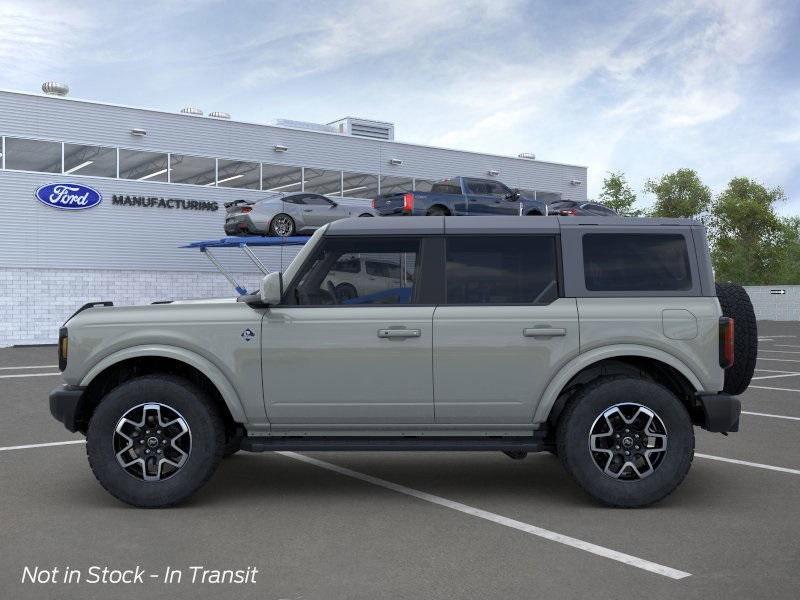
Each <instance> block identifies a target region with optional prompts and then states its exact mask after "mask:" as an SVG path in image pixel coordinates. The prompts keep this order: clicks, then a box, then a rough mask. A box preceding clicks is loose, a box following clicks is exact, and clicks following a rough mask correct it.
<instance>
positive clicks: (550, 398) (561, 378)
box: [533, 344, 703, 423]
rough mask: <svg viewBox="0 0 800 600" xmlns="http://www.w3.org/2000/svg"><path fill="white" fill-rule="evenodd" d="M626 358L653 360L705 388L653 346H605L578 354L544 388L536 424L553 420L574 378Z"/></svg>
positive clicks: (689, 372)
mask: <svg viewBox="0 0 800 600" xmlns="http://www.w3.org/2000/svg"><path fill="white" fill-rule="evenodd" d="M626 356H636V357H641V358H651V359H653V360H657V361H659V362H662V363H664V364H666V365H669V366H670V367H673V368H674V369H675V370H676V371H678V372H679V373H680V374H681V375H683V376H684V377H686V379H687V380H688V381H689V383H690V384H691V385H692V387H694V389H695V390H698V391H699V390H702V389H703V384H702V383H701V382H700V379H699V378H698V377H697V375H695V373H694V372H693V371H692V370H691V369H690V368H689V367H687V366H686V365H685V364H684V363H683V362H682V361H680V360H678V359H677V358H675V357H674V356H672V355H671V354H668V353H666V352H664V351H663V350H658V349H657V348H652V347H650V346H640V345H636V344H617V345H613V346H604V347H602V348H596V349H594V350H590V351H588V352H586V353H582V354H578V356H576V357H575V358H573V359H572V360H571V361H569V362H568V363H567V364H566V365H564V366H563V367H562V368H561V369H560V370H559V372H558V374H557V375H556V376H555V377H554V378H553V379H552V380H551V381H550V383H549V384H548V386H547V388H545V391H544V393H543V394H542V397H541V400H540V401H539V404H538V406H537V407H536V410H535V411H534V415H533V422H534V423H544V422H545V421H547V419H548V417H549V416H550V411H551V410H552V409H553V405H554V404H555V403H556V400H557V399H558V396H559V395H560V394H561V391H562V390H563V389H564V386H566V385H567V383H569V381H570V379H572V378H573V377H574V376H575V375H577V374H578V373H579V372H581V371H582V370H583V369H585V368H586V367H590V366H592V365H593V364H595V363H597V362H600V361H601V360H607V359H609V358H623V357H626Z"/></svg>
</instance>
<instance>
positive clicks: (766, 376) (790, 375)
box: [753, 373, 800, 381]
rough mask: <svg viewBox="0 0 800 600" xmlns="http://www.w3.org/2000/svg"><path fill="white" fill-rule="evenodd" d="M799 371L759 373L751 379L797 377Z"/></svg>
mask: <svg viewBox="0 0 800 600" xmlns="http://www.w3.org/2000/svg"><path fill="white" fill-rule="evenodd" d="M798 375H800V373H783V374H782V375H759V376H758V377H753V381H755V380H756V379H777V378H778V377H797V376H798Z"/></svg>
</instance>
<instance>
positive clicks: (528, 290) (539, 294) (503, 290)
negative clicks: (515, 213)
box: [445, 235, 558, 304]
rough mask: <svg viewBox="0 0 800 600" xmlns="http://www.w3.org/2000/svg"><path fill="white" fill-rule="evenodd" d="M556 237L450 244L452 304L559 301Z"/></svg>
mask: <svg viewBox="0 0 800 600" xmlns="http://www.w3.org/2000/svg"><path fill="white" fill-rule="evenodd" d="M557 260H558V259H557V254H556V240H555V237H554V236H551V235H530V236H514V237H511V236H507V237H503V236H470V237H466V236H465V237H460V236H458V237H457V236H452V237H449V238H447V250H446V261H447V262H446V267H445V269H446V270H445V279H446V300H447V304H549V303H550V302H552V301H553V300H555V299H556V298H557V297H558V263H557Z"/></svg>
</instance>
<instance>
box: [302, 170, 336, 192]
mask: <svg viewBox="0 0 800 600" xmlns="http://www.w3.org/2000/svg"><path fill="white" fill-rule="evenodd" d="M304 189H305V191H307V192H315V193H317V194H326V195H328V196H341V195H342V172H341V171H326V170H325V169H309V168H306V169H305V187H304Z"/></svg>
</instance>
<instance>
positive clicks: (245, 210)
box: [242, 206, 253, 213]
mask: <svg viewBox="0 0 800 600" xmlns="http://www.w3.org/2000/svg"><path fill="white" fill-rule="evenodd" d="M251 210H253V208H252V207H250V206H243V207H242V212H243V213H249V212H250V211H251Z"/></svg>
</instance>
